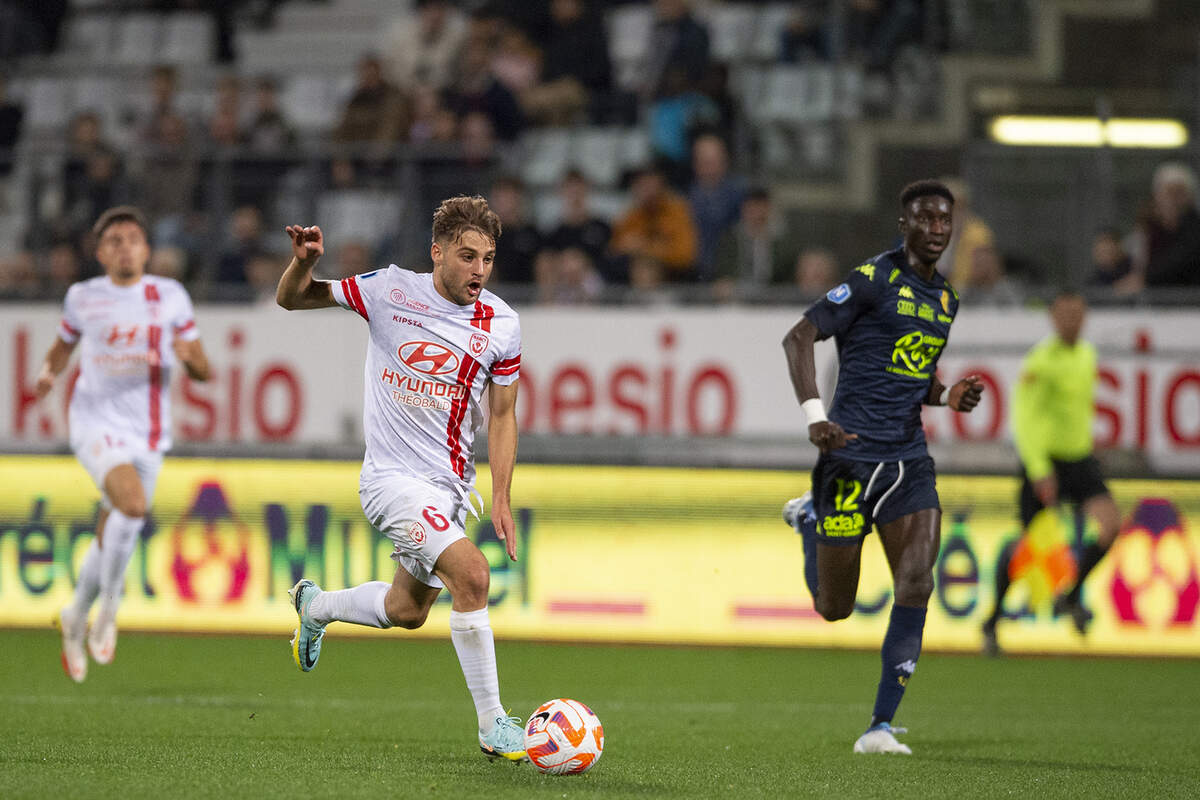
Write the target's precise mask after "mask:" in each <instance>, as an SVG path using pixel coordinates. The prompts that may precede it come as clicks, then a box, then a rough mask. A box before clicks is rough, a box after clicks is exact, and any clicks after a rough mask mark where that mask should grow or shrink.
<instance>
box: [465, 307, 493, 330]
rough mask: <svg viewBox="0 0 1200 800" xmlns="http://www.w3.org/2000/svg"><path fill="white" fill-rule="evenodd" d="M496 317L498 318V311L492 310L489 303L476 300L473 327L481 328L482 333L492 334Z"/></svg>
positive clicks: (472, 320)
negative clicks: (493, 321) (493, 320)
mask: <svg viewBox="0 0 1200 800" xmlns="http://www.w3.org/2000/svg"><path fill="white" fill-rule="evenodd" d="M494 316H496V309H494V308H492V307H491V306H489V305H488V304H487V303H484V302H481V301H479V300H476V301H475V316H474V317H472V318H471V325H473V326H474V327H476V328H479V330H481V331H485V332H487V333H491V331H492V317H494Z"/></svg>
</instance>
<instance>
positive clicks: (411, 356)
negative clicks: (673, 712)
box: [396, 342, 458, 375]
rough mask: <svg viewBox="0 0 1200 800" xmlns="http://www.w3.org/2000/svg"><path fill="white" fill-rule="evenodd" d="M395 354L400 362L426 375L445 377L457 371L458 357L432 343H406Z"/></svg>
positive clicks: (446, 348)
mask: <svg viewBox="0 0 1200 800" xmlns="http://www.w3.org/2000/svg"><path fill="white" fill-rule="evenodd" d="M396 352H397V353H398V354H399V355H400V360H401V361H403V362H404V363H405V364H407V365H408V366H409V367H411V368H412V369H414V370H416V371H417V372H424V373H425V374H426V375H445V374H446V373H447V372H454V370H456V369H458V356H456V355H454V352H453V351H452V350H450V348H448V347H446V346H445V345H441V344H436V343H434V342H406V343H405V344H403V345H401V346H400V349H399V350H398V351H396Z"/></svg>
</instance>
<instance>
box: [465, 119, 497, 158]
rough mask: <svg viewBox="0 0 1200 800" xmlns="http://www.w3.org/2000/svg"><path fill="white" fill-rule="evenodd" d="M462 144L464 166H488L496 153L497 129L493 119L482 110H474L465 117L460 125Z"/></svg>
mask: <svg viewBox="0 0 1200 800" xmlns="http://www.w3.org/2000/svg"><path fill="white" fill-rule="evenodd" d="M458 137H459V142H460V144H461V145H462V157H463V162H464V163H463V166H465V167H467V168H468V169H470V168H475V169H479V168H486V167H487V166H488V165H489V163H490V162H491V160H492V158H493V157H494V156H495V155H496V129H495V128H494V127H493V126H492V120H491V118H490V117H488V115H487V114H484V113H483V112H482V111H472V112H471V113H469V114H467V115H466V116H465V117H463V119H462V122H461V123H460V124H459V127H458Z"/></svg>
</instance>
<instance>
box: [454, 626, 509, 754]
mask: <svg viewBox="0 0 1200 800" xmlns="http://www.w3.org/2000/svg"><path fill="white" fill-rule="evenodd" d="M450 641H452V642H454V650H455V651H456V652H457V653H458V663H459V664H460V665H462V671H463V677H465V678H466V679H467V688H468V689H470V690H471V697H472V699H474V700H475V714H476V715H477V716H478V717H479V732H480V733H482V734H484V735H487V733H488V732H489V731H491V729H492V726H493V725H495V724H496V717H502V716H504V706H502V705H500V678H499V677H498V676H497V675H496V641H495V639H494V638H493V637H492V626H491V623H490V622H489V621H488V610H487V609H486V608H481V609H479V610H478V611H451V612H450Z"/></svg>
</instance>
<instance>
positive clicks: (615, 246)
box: [611, 165, 699, 281]
mask: <svg viewBox="0 0 1200 800" xmlns="http://www.w3.org/2000/svg"><path fill="white" fill-rule="evenodd" d="M630 189H631V192H630V193H631V195H632V200H633V202H632V204H631V206H630V207H629V209H628V210H627V211H626V212H625V213H624V214H623V215H622V216H621V217H620V218H619V219H618V220H617V221H616V223H615V225H614V226H613V236H612V244H611V248H612V251H613V253H614V254H615V255H618V256H623V257H625V258H626V259H632V258H633V257H634V256H638V255H648V256H651V257H653V258H655V259H657V260H658V261H660V262H661V263H662V265H663V268H664V270H666V272H667V275H668V277H669V278H670V279H671V280H676V281H677V280H689V279H691V278H693V277H694V276H695V271H694V267H695V263H696V252H697V249H698V246H699V245H698V240H697V235H696V224H695V222H693V220H692V215H691V211H690V210H689V208H688V204H687V201H686V200H684V199H683V198H682V197H681V196H679V195H678V194H676V193H675V192H673V191H671V190H670V189H669V188H668V187H667V180H666V176H665V175H664V173H663V170H662V168H661V167H659V166H657V165H653V166H648V167H643V168H642V169H641V170H639V171H638V172H637V174H636V175H635V176H634V178H633V183H632V185H631V186H630Z"/></svg>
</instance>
